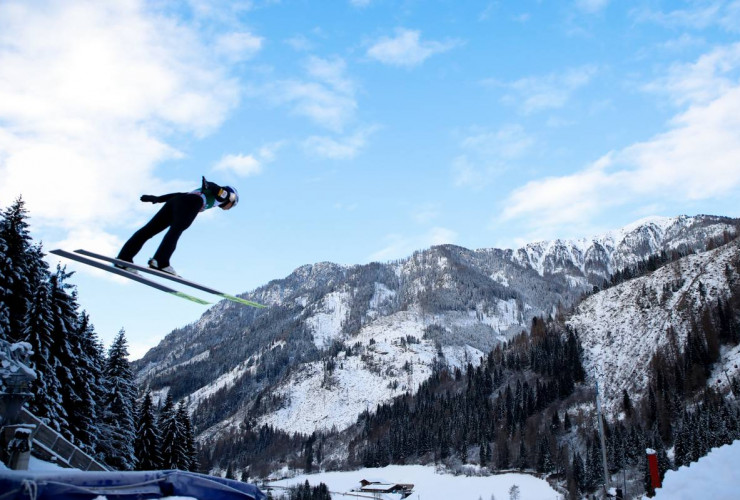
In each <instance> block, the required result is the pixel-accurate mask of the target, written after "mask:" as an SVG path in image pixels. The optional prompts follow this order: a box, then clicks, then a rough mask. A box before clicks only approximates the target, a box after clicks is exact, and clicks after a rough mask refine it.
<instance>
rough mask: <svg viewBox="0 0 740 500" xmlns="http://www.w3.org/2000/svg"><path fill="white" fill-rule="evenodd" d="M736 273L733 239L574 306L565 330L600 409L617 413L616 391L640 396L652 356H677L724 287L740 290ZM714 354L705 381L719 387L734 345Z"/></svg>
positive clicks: (733, 369) (732, 363) (739, 261)
mask: <svg viewBox="0 0 740 500" xmlns="http://www.w3.org/2000/svg"><path fill="white" fill-rule="evenodd" d="M739 273H740V240H735V241H733V242H731V243H729V244H728V245H725V246H722V247H720V248H717V249H715V250H711V251H707V252H703V253H699V254H695V255H689V256H687V257H685V258H683V259H680V260H678V261H676V262H673V263H671V264H668V265H666V266H665V267H662V268H660V269H658V270H656V271H655V272H653V273H650V274H649V275H646V276H643V277H640V278H636V279H633V280H630V281H627V282H625V283H622V284H620V285H618V286H615V287H613V288H610V289H608V290H604V291H602V292H601V293H597V294H594V295H593V296H591V297H588V298H587V299H585V300H584V301H583V302H581V303H580V304H579V305H578V306H577V308H576V311H575V314H574V315H573V316H571V317H570V319H569V320H568V321H567V323H568V324H569V325H570V326H572V327H573V328H575V329H576V331H577V332H578V334H579V338H580V340H581V343H582V345H583V348H584V367H585V368H586V372H587V373H588V374H589V375H590V376H591V378H592V379H593V380H596V381H598V382H599V386H600V387H601V388H602V393H603V394H604V400H605V403H606V408H607V410H610V411H612V412H614V411H617V410H618V407H619V403H620V401H621V398H622V391H623V390H627V392H628V393H630V394H635V395H638V396H639V395H644V394H645V388H646V387H647V386H648V380H647V378H648V370H649V363H650V361H651V359H652V358H653V356H654V355H655V353H656V352H657V351H658V349H660V348H667V347H673V348H674V349H676V350H679V351H680V350H683V346H684V345H685V344H686V338H687V336H688V333H689V330H690V329H691V328H692V325H693V322H695V321H696V320H697V318H700V317H701V314H702V313H703V311H704V310H705V309H706V308H707V306H716V304H717V303H718V301H719V300H722V301H725V300H727V299H728V297H729V294H730V289H731V286H732V285H735V286H737V283H740V275H739ZM720 354H721V357H720V360H719V362H718V363H717V364H716V365H715V374H714V376H713V377H711V381H712V383H713V385H717V384H719V385H720V386H723V385H724V386H726V385H727V383H728V380H729V378H731V377H732V376H733V375H734V374H736V373H737V371H738V369H737V364H738V363H737V361H738V358H740V346H736V347H734V348H732V349H731V350H724V351H722V352H721V353H720ZM723 372H724V373H723Z"/></svg>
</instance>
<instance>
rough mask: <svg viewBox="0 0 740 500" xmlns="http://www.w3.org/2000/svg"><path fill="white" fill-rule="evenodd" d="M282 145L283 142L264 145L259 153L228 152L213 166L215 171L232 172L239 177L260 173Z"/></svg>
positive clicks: (273, 158)
mask: <svg viewBox="0 0 740 500" xmlns="http://www.w3.org/2000/svg"><path fill="white" fill-rule="evenodd" d="M281 147H282V143H281V142H276V143H272V144H267V145H265V146H262V147H261V148H260V149H259V151H258V152H257V154H256V155H255V154H248V155H246V154H241V153H239V154H226V155H224V156H223V157H222V158H221V159H220V160H219V161H218V163H216V164H215V165H214V166H213V170H214V171H218V172H231V173H233V174H236V175H237V176H239V177H249V176H252V175H259V174H261V173H262V170H263V169H264V165H265V164H266V163H270V162H272V161H274V160H275V155H276V154H277V151H278V150H279V149H280V148H281Z"/></svg>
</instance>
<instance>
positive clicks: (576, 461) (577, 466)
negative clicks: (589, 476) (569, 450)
mask: <svg viewBox="0 0 740 500" xmlns="http://www.w3.org/2000/svg"><path fill="white" fill-rule="evenodd" d="M573 480H574V481H575V483H576V485H577V486H578V490H579V491H581V492H585V491H586V486H587V481H586V470H585V467H584V465H583V459H582V458H581V454H580V453H577V452H576V453H574V454H573Z"/></svg>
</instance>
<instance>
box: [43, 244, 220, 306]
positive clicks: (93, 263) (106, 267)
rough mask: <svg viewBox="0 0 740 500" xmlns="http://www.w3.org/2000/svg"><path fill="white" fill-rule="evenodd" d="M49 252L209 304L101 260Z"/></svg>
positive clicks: (182, 297)
mask: <svg viewBox="0 0 740 500" xmlns="http://www.w3.org/2000/svg"><path fill="white" fill-rule="evenodd" d="M49 253H52V254H54V255H57V256H59V257H64V258H65V259H70V260H74V261H76V262H79V263H81V264H86V265H88V266H91V267H94V268H97V269H102V270H103V271H108V272H109V273H113V274H116V275H118V276H123V277H124V278H128V279H130V280H132V281H136V282H137V283H141V284H142V285H147V286H149V287H151V288H154V289H156V290H159V291H162V292H165V293H168V294H170V295H174V296H175V297H180V298H181V299H185V300H189V301H191V302H195V303H196V304H201V305H211V302H208V301H206V300H203V299H201V298H198V297H194V296H192V295H188V294H186V293H183V292H180V291H178V290H175V289H174V288H170V287H168V286H165V285H162V284H161V283H157V282H156V281H153V280H150V279H147V278H144V277H143V276H139V275H138V274H134V273H132V272H129V271H126V270H124V269H120V268H118V267H114V266H111V265H108V264H103V263H102V262H99V261H97V260H94V259H90V258H87V257H84V256H82V255H79V254H76V253H73V252H67V251H66V250H60V249H56V250H51V251H50V252H49Z"/></svg>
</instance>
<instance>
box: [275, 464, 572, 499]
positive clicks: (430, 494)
mask: <svg viewBox="0 0 740 500" xmlns="http://www.w3.org/2000/svg"><path fill="white" fill-rule="evenodd" d="M363 479H367V480H368V481H380V482H384V483H403V484H408V483H411V484H413V485H414V492H413V494H412V495H411V496H410V497H408V498H409V499H410V500H447V499H454V500H481V499H482V500H491V498H496V499H497V500H501V499H508V498H510V494H509V490H510V489H511V488H512V487H513V486H517V487H518V488H519V499H520V500H557V499H559V498H561V495H559V494H558V493H557V492H556V491H555V490H554V489H553V488H552V487H551V486H550V485H549V484H548V483H547V481H545V480H544V479H538V478H536V477H533V476H530V475H527V474H514V473H510V474H500V475H494V476H488V477H479V476H453V475H451V474H440V473H438V472H437V471H436V470H435V468H434V467H431V466H423V465H390V466H388V467H383V468H368V469H360V470H356V471H349V472H322V473H318V474H309V475H306V474H304V475H300V476H295V477H293V478H291V479H284V480H281V481H275V482H272V483H270V485H272V486H280V487H287V486H293V485H298V484H302V483H304V482H305V481H306V480H308V482H309V483H310V484H311V486H317V485H318V484H320V483H325V484H326V485H327V486H328V487H329V491H331V492H332V498H336V499H341V498H357V497H356V496H355V495H354V494H349V495H348V494H347V493H349V492H350V490H354V489H358V488H359V485H360V481H361V480H363ZM264 489H265V488H264V487H263V491H264ZM280 491H282V490H281V489H276V490H274V491H273V496H274V497H275V498H280V496H279V494H280V493H279V492H280ZM342 493H345V495H342ZM366 495H367V497H369V498H373V496H372V495H371V494H366ZM395 498H397V497H391V496H388V497H387V500H391V499H393V500H395ZM383 500H386V498H383Z"/></svg>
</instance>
